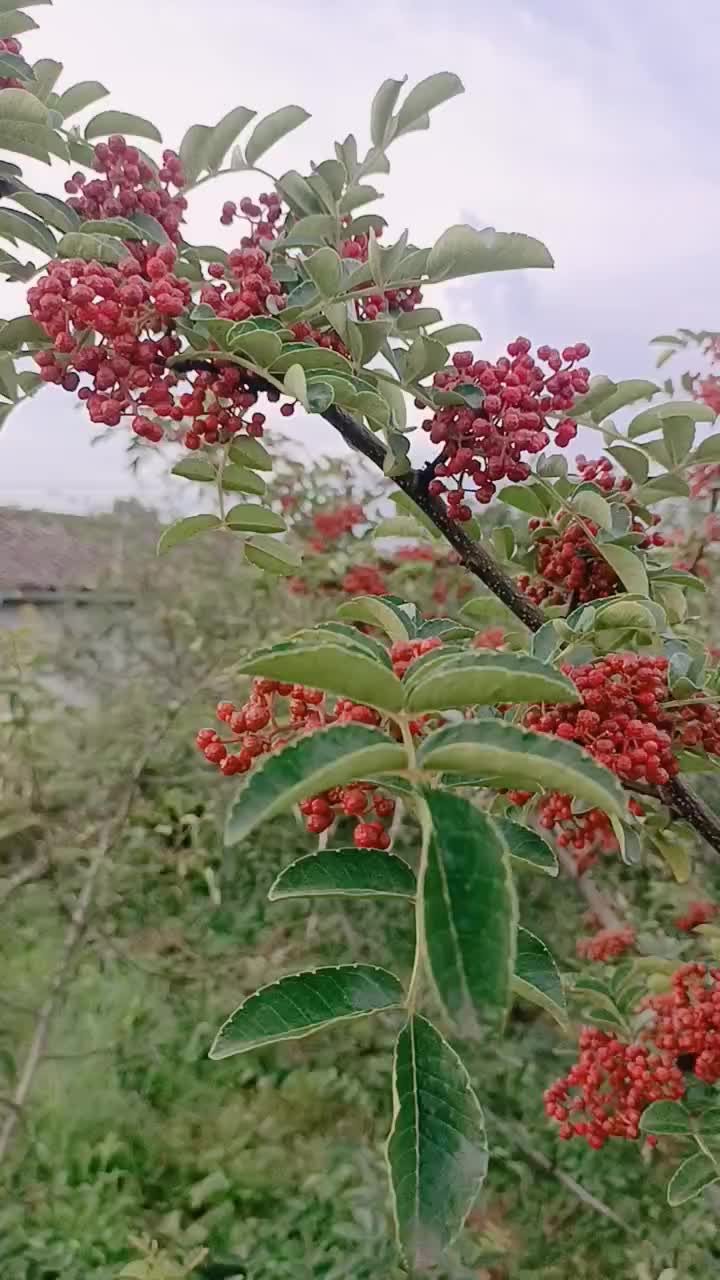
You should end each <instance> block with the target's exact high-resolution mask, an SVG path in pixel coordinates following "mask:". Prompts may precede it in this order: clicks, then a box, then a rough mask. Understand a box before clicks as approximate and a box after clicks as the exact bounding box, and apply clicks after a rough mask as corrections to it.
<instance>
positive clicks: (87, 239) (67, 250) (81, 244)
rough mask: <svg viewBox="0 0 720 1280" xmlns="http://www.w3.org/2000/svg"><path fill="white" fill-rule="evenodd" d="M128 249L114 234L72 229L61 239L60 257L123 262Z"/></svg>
mask: <svg viewBox="0 0 720 1280" xmlns="http://www.w3.org/2000/svg"><path fill="white" fill-rule="evenodd" d="M127 252H128V251H127V249H126V248H125V245H124V244H123V243H122V241H120V240H116V239H114V238H113V237H112V236H97V235H95V236H90V235H86V234H85V233H84V232H82V231H70V232H68V234H67V235H65V236H63V237H62V239H61V240H60V241H59V243H58V246H57V249H56V253H57V256H58V258H82V259H83V261H85V262H93V261H95V260H97V261H98V262H110V263H116V262H122V260H123V258H126V257H127Z"/></svg>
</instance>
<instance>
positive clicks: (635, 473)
mask: <svg viewBox="0 0 720 1280" xmlns="http://www.w3.org/2000/svg"><path fill="white" fill-rule="evenodd" d="M719 438H720V437H719ZM607 452H608V453H609V454H610V457H611V458H615V460H616V461H617V462H619V463H620V466H621V467H622V469H623V471H626V472H627V474H628V475H629V476H630V478H631V479H632V480H634V481H635V484H644V483H645V481H646V480H647V478H648V474H649V472H650V463H649V462H648V460H647V457H646V456H645V454H644V453H641V452H640V450H639V449H630V448H628V446H627V445H624V444H615V445H612V446H611V447H608V449H607ZM718 456H719V457H720V455H718Z"/></svg>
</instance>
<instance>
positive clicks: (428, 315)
mask: <svg viewBox="0 0 720 1280" xmlns="http://www.w3.org/2000/svg"><path fill="white" fill-rule="evenodd" d="M438 320H442V316H441V314H440V312H439V311H438V309H437V307H415V310H414V311H402V312H401V313H400V315H399V316H397V317H396V319H395V327H396V329H398V330H399V331H400V332H401V333H407V332H408V331H409V330H410V329H424V328H425V326H426V325H429V324H437V322H438Z"/></svg>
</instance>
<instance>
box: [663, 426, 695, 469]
mask: <svg viewBox="0 0 720 1280" xmlns="http://www.w3.org/2000/svg"><path fill="white" fill-rule="evenodd" d="M662 433H663V442H664V444H665V447H666V449H667V451H668V455H669V457H670V461H671V463H672V464H673V466H676V465H677V463H678V462H682V461H684V459H685V458H687V455H688V454H689V452H690V450H691V449H692V447H693V444H694V443H695V423H694V422H691V421H690V419H689V418H684V417H678V418H664V419H663V424H662Z"/></svg>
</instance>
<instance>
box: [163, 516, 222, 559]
mask: <svg viewBox="0 0 720 1280" xmlns="http://www.w3.org/2000/svg"><path fill="white" fill-rule="evenodd" d="M220 527H221V521H220V520H219V518H218V517H217V516H211V515H199V516H186V517H185V519H183V520H176V521H175V523H174V524H171V525H170V526H169V528H167V529H165V530H164V532H163V533H162V535H161V537H160V541H159V542H158V546H157V553H158V555H159V556H160V555H163V554H164V552H165V551H169V550H170V549H171V547H177V546H178V545H179V544H180V543H181V542H187V541H188V539H189V538H194V537H195V535H196V534H198V533H205V532H207V531H208V530H209V529H219V528H220Z"/></svg>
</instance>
